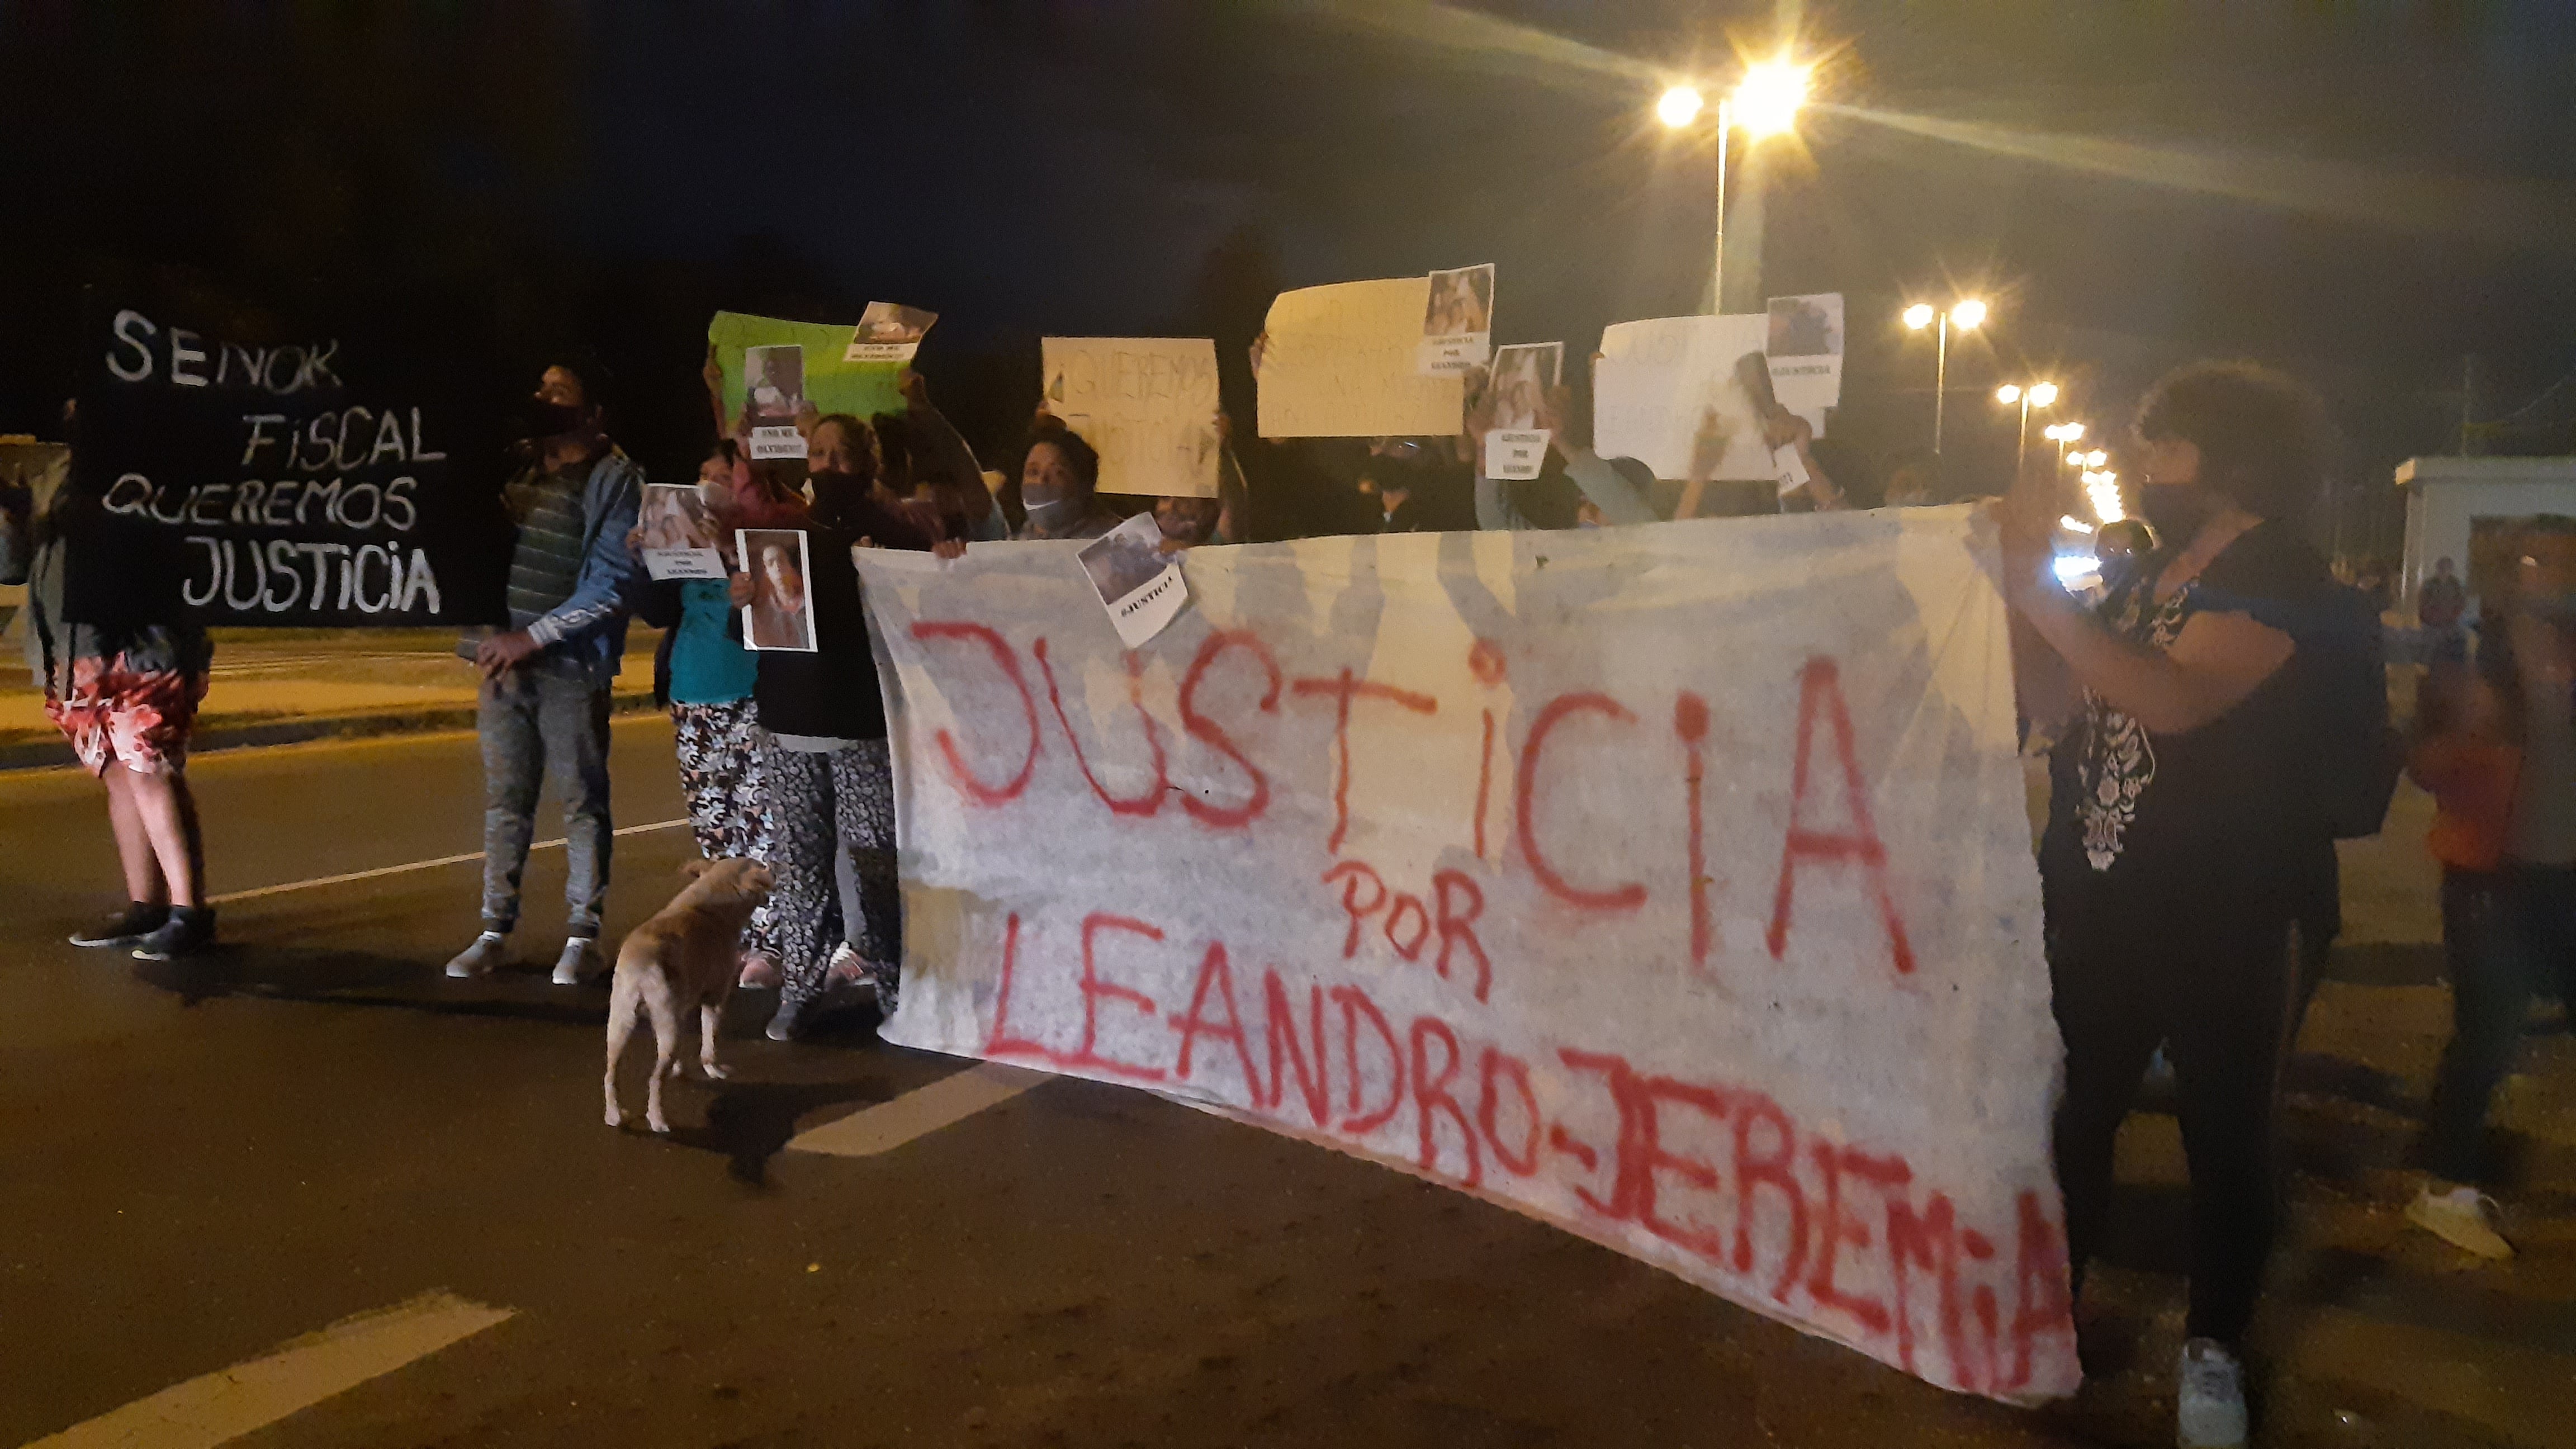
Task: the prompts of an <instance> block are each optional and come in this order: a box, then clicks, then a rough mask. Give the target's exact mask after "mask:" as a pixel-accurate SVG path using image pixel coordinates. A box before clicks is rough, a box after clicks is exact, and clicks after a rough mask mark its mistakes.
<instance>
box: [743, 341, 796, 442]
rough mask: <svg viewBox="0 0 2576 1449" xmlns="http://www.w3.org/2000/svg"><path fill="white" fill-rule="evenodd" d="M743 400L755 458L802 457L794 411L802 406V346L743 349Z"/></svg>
mask: <svg viewBox="0 0 2576 1449" xmlns="http://www.w3.org/2000/svg"><path fill="white" fill-rule="evenodd" d="M742 366H743V378H744V381H745V389H746V391H745V402H744V408H743V411H744V412H745V414H746V415H747V417H748V420H749V422H750V425H751V456H752V457H753V458H755V459H769V458H802V457H804V456H805V435H804V434H802V433H800V432H798V431H797V430H796V415H797V414H798V413H801V412H803V411H804V410H805V349H804V348H803V347H799V346H789V347H753V348H747V349H745V350H744V352H743V360H742Z"/></svg>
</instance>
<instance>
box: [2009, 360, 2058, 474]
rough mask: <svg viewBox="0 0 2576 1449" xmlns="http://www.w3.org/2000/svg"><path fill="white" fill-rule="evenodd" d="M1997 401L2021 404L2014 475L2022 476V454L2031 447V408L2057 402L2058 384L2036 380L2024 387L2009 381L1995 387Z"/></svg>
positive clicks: (2016, 434)
mask: <svg viewBox="0 0 2576 1449" xmlns="http://www.w3.org/2000/svg"><path fill="white" fill-rule="evenodd" d="M1995 401H1997V402H1999V403H2002V404H2003V405H2004V406H2006V407H2011V406H2012V405H2014V404H2015V403H2019V404H2020V405H2021V429H2020V431H2019V432H2017V433H2015V434H2014V435H2013V476H2014V477H2020V476H2021V460H2022V454H2023V453H2025V452H2027V451H2028V450H2029V448H2030V410H2031V409H2032V408H2046V407H2047V406H2048V405H2049V404H2051V403H2054V402H2056V401H2057V384H2056V383H2053V382H2034V383H2032V384H2031V385H2030V386H2028V387H2024V386H2022V385H2021V384H2019V383H2017V382H2008V383H2005V384H2004V385H2003V386H2001V387H1999V388H1996V389H1995Z"/></svg>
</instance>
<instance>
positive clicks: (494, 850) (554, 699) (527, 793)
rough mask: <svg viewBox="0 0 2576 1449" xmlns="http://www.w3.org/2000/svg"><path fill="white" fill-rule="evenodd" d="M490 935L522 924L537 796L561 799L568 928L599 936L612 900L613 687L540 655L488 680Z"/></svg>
mask: <svg viewBox="0 0 2576 1449" xmlns="http://www.w3.org/2000/svg"><path fill="white" fill-rule="evenodd" d="M474 728H475V732H476V733H477V734H479V735H480V736H482V741H483V929H484V930H487V931H507V930H509V929H510V928H511V927H513V926H515V925H517V924H518V922H519V878H520V876H521V875H522V874H523V873H524V872H525V871H526V869H527V865H528V844H529V842H530V841H531V840H532V839H533V838H534V837H535V835H536V826H537V791H538V789H539V788H540V787H541V786H543V785H544V783H545V777H546V775H547V774H548V773H550V772H551V773H552V774H553V775H554V777H555V788H556V790H557V791H558V792H559V793H560V794H561V795H562V796H563V809H564V840H565V855H566V856H567V857H568V859H567V861H566V865H565V869H566V872H567V874H566V876H565V879H564V907H565V912H566V915H565V928H566V930H567V932H568V933H569V934H571V935H575V936H593V937H595V936H597V935H598V934H599V913H600V909H601V907H602V906H603V905H605V904H606V902H607V900H608V852H609V844H610V842H611V841H612V840H613V839H614V838H615V830H614V827H613V826H612V824H611V822H610V820H609V815H608V684H607V681H605V680H600V679H596V678H594V677H593V676H592V674H591V672H590V670H589V669H588V668H586V667H582V666H581V665H580V664H579V663H578V662H577V661H573V660H563V659H550V658H546V657H545V656H542V655H540V656H539V657H538V658H536V659H533V660H530V661H529V662H528V663H527V664H525V665H523V666H521V667H520V668H517V669H513V670H510V671H508V672H507V673H505V674H503V675H502V676H501V677H500V678H499V679H497V680H492V679H487V680H485V681H484V682H483V693H482V699H481V702H480V705H479V708H478V709H477V711H476V714H475V719H474Z"/></svg>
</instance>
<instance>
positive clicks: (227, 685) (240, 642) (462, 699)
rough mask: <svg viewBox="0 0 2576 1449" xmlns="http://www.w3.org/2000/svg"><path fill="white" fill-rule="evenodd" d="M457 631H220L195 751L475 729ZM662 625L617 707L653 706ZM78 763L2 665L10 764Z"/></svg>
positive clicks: (19, 670) (3, 760) (20, 671)
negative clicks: (458, 652) (655, 662)
mask: <svg viewBox="0 0 2576 1449" xmlns="http://www.w3.org/2000/svg"><path fill="white" fill-rule="evenodd" d="M456 637H457V636H456V633H455V631H453V630H447V629H334V630H315V629H218V630H216V631H215V663H214V670H213V675H214V677H213V680H212V682H211V683H210V685H209V686H208V688H207V691H206V701H205V704H204V706H203V707H202V708H201V709H200V710H199V712H198V716H197V736H196V743H195V745H194V747H193V748H195V749H196V750H199V751H204V750H220V749H230V748H234V747H238V746H242V745H278V744H292V743H294V742H296V741H299V740H311V739H321V738H324V737H327V736H333V735H376V734H396V733H402V732H406V731H413V730H435V729H464V728H469V727H471V726H472V725H473V723H474V698H475V686H476V678H477V676H476V674H475V671H474V666H473V665H471V664H469V663H467V662H466V661H465V660H463V659H460V658H458V657H457V656H456V652H455V650H456ZM660 638H661V635H660V633H659V632H658V631H655V630H651V629H645V628H640V627H638V628H631V629H629V630H628V632H627V636H626V664H625V668H624V669H622V670H620V671H619V673H618V676H617V684H616V703H615V706H614V707H615V708H616V709H617V710H619V711H621V712H622V711H626V710H636V709H650V708H652V697H653V648H654V645H655V644H656V643H657V642H659V640H660ZM71 763H72V752H71V748H70V746H69V745H67V744H65V743H64V741H63V737H62V734H61V732H60V731H58V730H56V729H55V728H54V727H53V724H52V723H51V722H50V721H48V720H47V719H46V718H45V700H44V695H43V694H42V693H41V692H40V691H38V690H37V688H36V687H35V682H34V680H33V679H32V678H30V677H29V674H28V672H27V670H26V668H25V667H24V666H23V665H22V664H20V662H19V661H18V659H17V658H16V657H15V652H14V650H13V651H12V655H11V657H10V658H8V659H6V660H0V770H13V769H34V768H40V767H43V766H48V765H68V764H71Z"/></svg>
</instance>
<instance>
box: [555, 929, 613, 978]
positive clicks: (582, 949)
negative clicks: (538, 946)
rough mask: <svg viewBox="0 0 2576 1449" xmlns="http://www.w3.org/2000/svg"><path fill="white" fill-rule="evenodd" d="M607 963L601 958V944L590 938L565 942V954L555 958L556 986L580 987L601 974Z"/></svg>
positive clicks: (575, 937)
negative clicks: (601, 969)
mask: <svg viewBox="0 0 2576 1449" xmlns="http://www.w3.org/2000/svg"><path fill="white" fill-rule="evenodd" d="M606 964H607V963H606V962H605V961H603V960H602V959H601V958H600V954H599V942H598V941H597V940H596V939H594V938H592V937H589V936H574V937H572V938H571V939H569V940H567V941H565V942H564V948H563V954H562V955H561V956H558V957H556V958H555V984H556V985H557V986H579V985H580V984H581V983H583V982H585V981H588V980H589V979H590V978H592V977H593V976H596V975H598V974H599V972H600V968H601V967H602V966H604V965H606Z"/></svg>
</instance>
